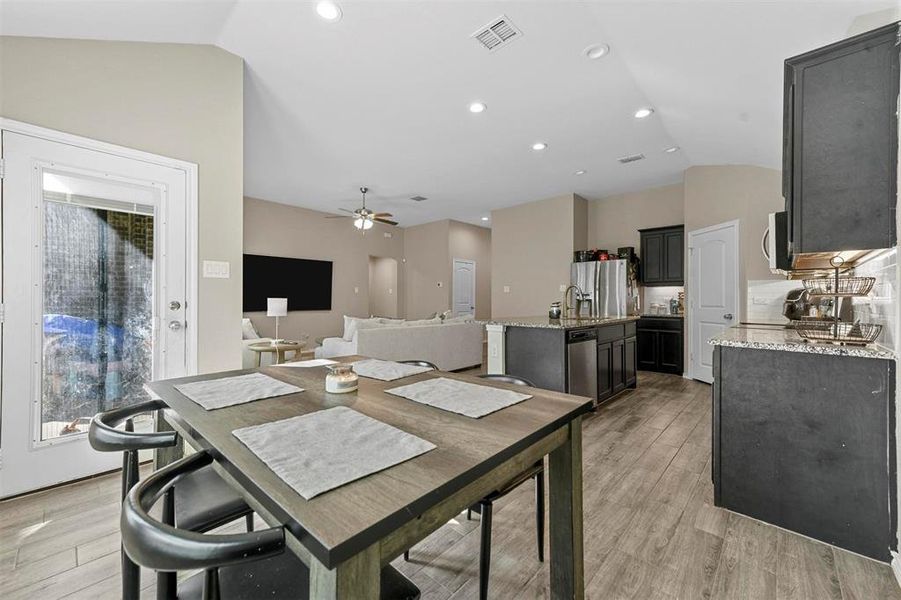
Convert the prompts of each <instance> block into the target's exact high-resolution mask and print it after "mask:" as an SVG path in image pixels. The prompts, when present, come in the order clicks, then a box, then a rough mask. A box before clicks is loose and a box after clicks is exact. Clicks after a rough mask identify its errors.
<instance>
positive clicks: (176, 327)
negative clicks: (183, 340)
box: [169, 321, 181, 331]
mask: <svg viewBox="0 0 901 600" xmlns="http://www.w3.org/2000/svg"><path fill="white" fill-rule="evenodd" d="M169 329H171V330H172V331H178V330H179V329H181V321H169Z"/></svg>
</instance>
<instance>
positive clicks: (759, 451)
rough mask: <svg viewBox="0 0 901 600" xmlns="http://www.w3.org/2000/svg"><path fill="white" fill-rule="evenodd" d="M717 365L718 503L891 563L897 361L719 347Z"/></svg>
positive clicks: (715, 479)
mask: <svg viewBox="0 0 901 600" xmlns="http://www.w3.org/2000/svg"><path fill="white" fill-rule="evenodd" d="M713 373H714V382H713V386H712V387H713V413H712V417H713V440H712V450H713V461H712V475H713V486H714V504H715V505H716V506H719V507H722V508H726V509H729V510H731V511H734V512H737V513H741V514H743V515H748V516H750V517H752V518H754V519H759V520H761V521H765V522H767V523H772V524H774V525H777V526H779V527H782V528H784V529H788V530H790V531H795V532H798V533H800V534H802V535H806V536H809V537H812V538H814V539H817V540H821V541H823V542H826V543H827V544H832V545H835V546H838V547H840V548H845V549H846V550H851V551H852V552H857V553H858V554H863V555H864V556H868V557H870V558H874V559H876V560H881V561H883V562H889V561H890V560H891V559H892V556H891V553H890V551H891V550H894V549H897V540H896V537H895V533H896V531H897V510H896V507H897V489H896V485H895V479H896V465H895V418H894V415H895V361H894V360H885V359H877V358H863V357H854V356H842V355H830V354H807V353H804V352H785V351H781V350H759V349H749V348H731V347H727V346H716V347H714V349H713ZM837 373H840V374H841V376H836V374H837ZM817 382H828V393H824V388H823V386H822V385H818V384H817ZM872 597H874V598H875V597H876V596H875V595H874V596H872Z"/></svg>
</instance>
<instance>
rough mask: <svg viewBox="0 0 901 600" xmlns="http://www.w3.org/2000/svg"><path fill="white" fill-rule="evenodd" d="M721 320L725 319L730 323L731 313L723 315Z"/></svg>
mask: <svg viewBox="0 0 901 600" xmlns="http://www.w3.org/2000/svg"><path fill="white" fill-rule="evenodd" d="M723 318H724V319H726V320H727V321H731V320H732V313H726V314H724V315H723Z"/></svg>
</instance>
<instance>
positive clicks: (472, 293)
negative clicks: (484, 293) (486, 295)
mask: <svg viewBox="0 0 901 600" xmlns="http://www.w3.org/2000/svg"><path fill="white" fill-rule="evenodd" d="M453 287H454V289H453V297H454V308H453V310H454V316H455V317H456V316H460V315H473V316H475V314H476V263H475V261H472V260H463V259H462V258H455V259H454V281H453Z"/></svg>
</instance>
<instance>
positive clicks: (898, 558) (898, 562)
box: [892, 552, 901, 587]
mask: <svg viewBox="0 0 901 600" xmlns="http://www.w3.org/2000/svg"><path fill="white" fill-rule="evenodd" d="M892 573H894V574H895V583H897V584H898V587H901V555H899V554H897V553H896V552H892Z"/></svg>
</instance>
